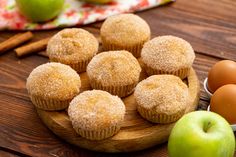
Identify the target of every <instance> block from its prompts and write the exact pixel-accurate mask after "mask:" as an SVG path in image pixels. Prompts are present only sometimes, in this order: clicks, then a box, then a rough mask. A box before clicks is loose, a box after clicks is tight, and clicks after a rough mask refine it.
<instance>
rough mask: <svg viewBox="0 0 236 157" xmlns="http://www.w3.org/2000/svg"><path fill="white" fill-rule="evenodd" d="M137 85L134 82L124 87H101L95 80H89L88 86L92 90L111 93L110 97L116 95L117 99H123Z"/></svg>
mask: <svg viewBox="0 0 236 157" xmlns="http://www.w3.org/2000/svg"><path fill="white" fill-rule="evenodd" d="M137 83H138V82H135V83H133V84H129V85H125V86H103V85H102V84H101V83H99V82H97V81H95V80H90V85H91V87H92V88H93V89H99V90H104V91H107V92H109V93H111V94H112V95H117V96H119V97H125V96H128V95H130V94H131V93H132V92H133V91H134V88H135V86H136V85H137Z"/></svg>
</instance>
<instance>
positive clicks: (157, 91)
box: [134, 75, 189, 123]
mask: <svg viewBox="0 0 236 157" xmlns="http://www.w3.org/2000/svg"><path fill="white" fill-rule="evenodd" d="M134 97H135V100H136V102H137V109H138V112H139V113H140V115H141V116H142V117H143V118H145V119H147V120H148V121H151V122H153V123H172V122H175V121H177V120H178V119H179V118H180V117H181V116H182V115H183V114H184V113H185V110H186V107H187V105H188V103H189V91H188V87H187V85H186V84H184V83H183V82H182V80H181V79H180V78H179V77H177V76H174V75H153V76H150V77H148V78H147V79H145V80H143V81H141V82H140V83H139V84H138V85H137V87H136V88H135V91H134Z"/></svg>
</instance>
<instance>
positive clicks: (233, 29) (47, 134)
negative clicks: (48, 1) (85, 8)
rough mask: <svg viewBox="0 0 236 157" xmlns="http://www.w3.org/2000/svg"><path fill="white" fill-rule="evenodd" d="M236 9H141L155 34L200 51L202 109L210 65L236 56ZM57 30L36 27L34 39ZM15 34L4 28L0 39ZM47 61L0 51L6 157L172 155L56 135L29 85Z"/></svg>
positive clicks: (203, 2) (214, 1)
mask: <svg viewBox="0 0 236 157" xmlns="http://www.w3.org/2000/svg"><path fill="white" fill-rule="evenodd" d="M235 11H236V1H233V0H195V1H189V0H177V2H175V3H173V4H170V5H167V6H163V7H160V8H155V9H150V10H148V11H144V12H141V13H138V15H140V16H141V17H143V18H144V19H145V20H146V21H147V22H148V23H149V24H150V26H151V30H152V36H153V37H154V36H158V35H166V34H172V35H176V36H179V37H182V38H184V39H186V40H187V41H189V42H190V43H191V44H192V46H193V48H194V50H195V52H196V59H195V62H194V69H195V70H196V71H197V74H198V76H199V79H200V81H201V100H200V102H199V105H200V106H201V107H202V108H206V106H207V104H208V103H209V102H208V99H207V97H206V94H205V93H204V91H203V88H202V83H203V80H204V79H205V77H206V76H207V72H208V70H209V68H210V67H211V66H212V65H213V64H214V63H216V62H217V61H219V60H221V59H231V60H235V59H236V14H235ZM100 26H101V23H95V24H91V25H87V26H85V27H83V28H85V29H87V30H89V31H90V32H92V33H94V34H95V35H98V34H99V28H100ZM57 31H58V30H52V31H41V32H34V33H35V35H36V37H35V39H34V40H38V39H41V38H45V37H47V36H51V35H53V34H55V33H56V32H57ZM15 33H16V32H13V31H4V32H0V41H3V40H5V39H7V38H9V37H10V36H12V35H14V34H15ZM47 61H48V59H47V58H46V57H43V56H40V55H32V56H29V57H25V58H22V59H18V58H16V56H15V54H14V52H13V51H11V52H8V53H5V54H4V55H2V56H0V156H53V157H57V156H64V157H65V156H86V157H89V156H97V157H98V156H138V157H140V156H149V157H152V156H159V157H166V156H168V155H167V147H166V144H162V145H158V146H155V147H153V148H150V149H147V150H144V151H140V152H134V153H129V154H103V153H97V152H91V151H87V150H84V149H81V148H78V147H74V146H72V145H69V144H67V143H65V142H64V141H62V140H60V139H59V138H58V137H56V136H55V135H54V134H53V133H52V132H51V131H50V130H49V129H47V128H46V127H45V126H44V125H43V123H42V122H41V121H40V119H39V118H38V116H37V114H36V112H35V109H34V107H33V105H32V104H31V102H30V100H29V97H28V95H27V91H26V88H25V82H26V78H27V77H28V75H29V73H30V72H31V71H32V69H33V68H35V67H36V66H38V65H40V64H42V63H45V62H47ZM235 156H236V155H235Z"/></svg>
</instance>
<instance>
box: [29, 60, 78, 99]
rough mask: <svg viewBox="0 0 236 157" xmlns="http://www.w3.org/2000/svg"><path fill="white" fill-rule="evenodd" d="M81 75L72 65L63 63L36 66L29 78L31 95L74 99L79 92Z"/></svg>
mask: <svg viewBox="0 0 236 157" xmlns="http://www.w3.org/2000/svg"><path fill="white" fill-rule="evenodd" d="M80 86H81V82H80V77H79V75H78V74H77V73H76V71H74V70H73V69H72V68H71V67H69V66H67V65H64V64H61V63H46V64H42V65H40V66H38V67H36V68H35V69H34V70H33V71H32V72H31V73H30V75H29V77H28V78H27V82H26V88H27V90H28V92H29V93H30V95H35V96H40V97H42V98H46V99H59V100H65V99H72V98H73V97H74V96H75V95H77V94H78V93H79V88H80Z"/></svg>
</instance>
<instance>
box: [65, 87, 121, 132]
mask: <svg viewBox="0 0 236 157" xmlns="http://www.w3.org/2000/svg"><path fill="white" fill-rule="evenodd" d="M68 114H69V117H70V120H71V121H72V124H73V126H74V127H75V128H79V129H83V130H102V129H105V128H107V127H112V126H116V125H120V123H121V122H122V121H123V119H124V114H125V105H124V103H123V102H122V100H121V99H120V98H119V97H117V96H112V95H111V94H109V93H108V92H105V91H101V90H91V91H85V92H83V93H81V94H79V95H78V96H76V97H75V98H74V99H73V100H72V101H71V103H70V105H69V108H68Z"/></svg>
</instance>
